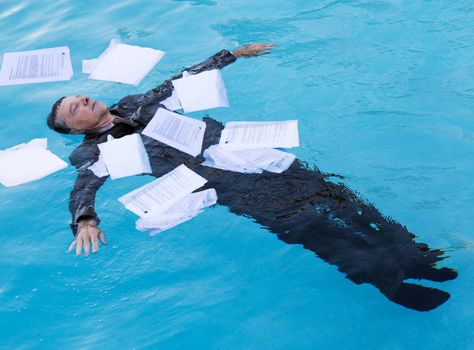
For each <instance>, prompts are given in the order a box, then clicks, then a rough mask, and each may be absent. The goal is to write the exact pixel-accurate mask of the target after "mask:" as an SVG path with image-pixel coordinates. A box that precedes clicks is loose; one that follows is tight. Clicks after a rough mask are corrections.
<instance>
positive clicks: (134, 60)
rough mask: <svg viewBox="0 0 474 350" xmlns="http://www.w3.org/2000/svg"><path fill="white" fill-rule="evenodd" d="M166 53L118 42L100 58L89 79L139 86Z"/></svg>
mask: <svg viewBox="0 0 474 350" xmlns="http://www.w3.org/2000/svg"><path fill="white" fill-rule="evenodd" d="M164 55H165V53H164V52H163V51H160V50H154V49H151V48H147V47H140V46H133V45H127V44H121V43H118V44H115V45H114V46H113V47H111V48H110V49H109V50H108V51H107V52H106V53H105V54H104V55H103V56H101V57H100V58H99V61H98V63H97V65H96V66H95V69H94V70H93V71H92V73H91V75H90V76H89V79H95V80H107V81H115V82H118V83H125V84H131V85H135V86H137V85H138V84H140V82H141V81H142V79H143V78H144V77H145V76H146V75H147V74H148V73H149V72H150V71H151V70H152V69H153V67H154V66H155V65H156V64H157V63H158V62H159V61H160V60H161V59H162V58H163V56H164ZM92 65H94V64H92ZM86 68H88V67H86ZM89 68H90V67H89Z"/></svg>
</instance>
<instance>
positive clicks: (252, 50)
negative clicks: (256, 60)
mask: <svg viewBox="0 0 474 350" xmlns="http://www.w3.org/2000/svg"><path fill="white" fill-rule="evenodd" d="M274 47H275V45H274V44H264V43H256V44H248V45H244V46H241V47H239V48H238V49H236V50H234V51H232V54H233V55H234V56H235V57H237V58H239V57H255V56H261V55H268V54H269V53H270V51H269V50H270V49H273V48H274Z"/></svg>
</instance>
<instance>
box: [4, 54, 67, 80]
mask: <svg viewBox="0 0 474 350" xmlns="http://www.w3.org/2000/svg"><path fill="white" fill-rule="evenodd" d="M72 75H73V71H72V65H71V58H70V55H69V48H68V47H66V46H61V47H53V48H50V49H42V50H33V51H21V52H9V53H5V54H4V55H3V61H2V68H1V70H0V85H15V84H30V83H43V82H51V81H60V80H69V79H71V77H72Z"/></svg>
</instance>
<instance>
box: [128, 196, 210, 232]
mask: <svg viewBox="0 0 474 350" xmlns="http://www.w3.org/2000/svg"><path fill="white" fill-rule="evenodd" d="M216 202H217V193H216V190H215V189H213V188H210V189H207V190H204V191H200V192H195V193H190V194H188V195H186V196H185V197H183V198H182V199H181V200H179V201H178V202H176V203H175V204H174V205H172V206H171V207H169V208H168V209H166V210H165V211H164V212H163V213H162V214H159V215H153V216H147V217H146V218H145V219H138V220H137V222H136V228H137V230H139V231H150V235H155V234H157V233H158V232H162V231H165V230H168V229H170V228H172V227H174V226H176V225H179V224H181V223H183V222H185V221H188V220H190V219H192V218H193V217H195V216H196V215H198V214H199V213H201V212H202V211H203V210H204V208H207V207H210V206H211V205H214V204H216Z"/></svg>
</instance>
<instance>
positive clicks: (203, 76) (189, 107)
mask: <svg viewBox="0 0 474 350" xmlns="http://www.w3.org/2000/svg"><path fill="white" fill-rule="evenodd" d="M172 83H173V86H174V88H175V90H176V93H177V94H178V98H179V101H180V102H181V106H183V110H184V112H185V113H190V112H195V111H200V110H204V109H211V108H216V107H229V101H228V100H227V90H226V88H225V86H224V80H222V76H221V72H220V70H219V69H213V70H209V71H205V72H202V73H199V74H194V75H189V76H187V77H184V78H181V79H176V80H173V81H172Z"/></svg>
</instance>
